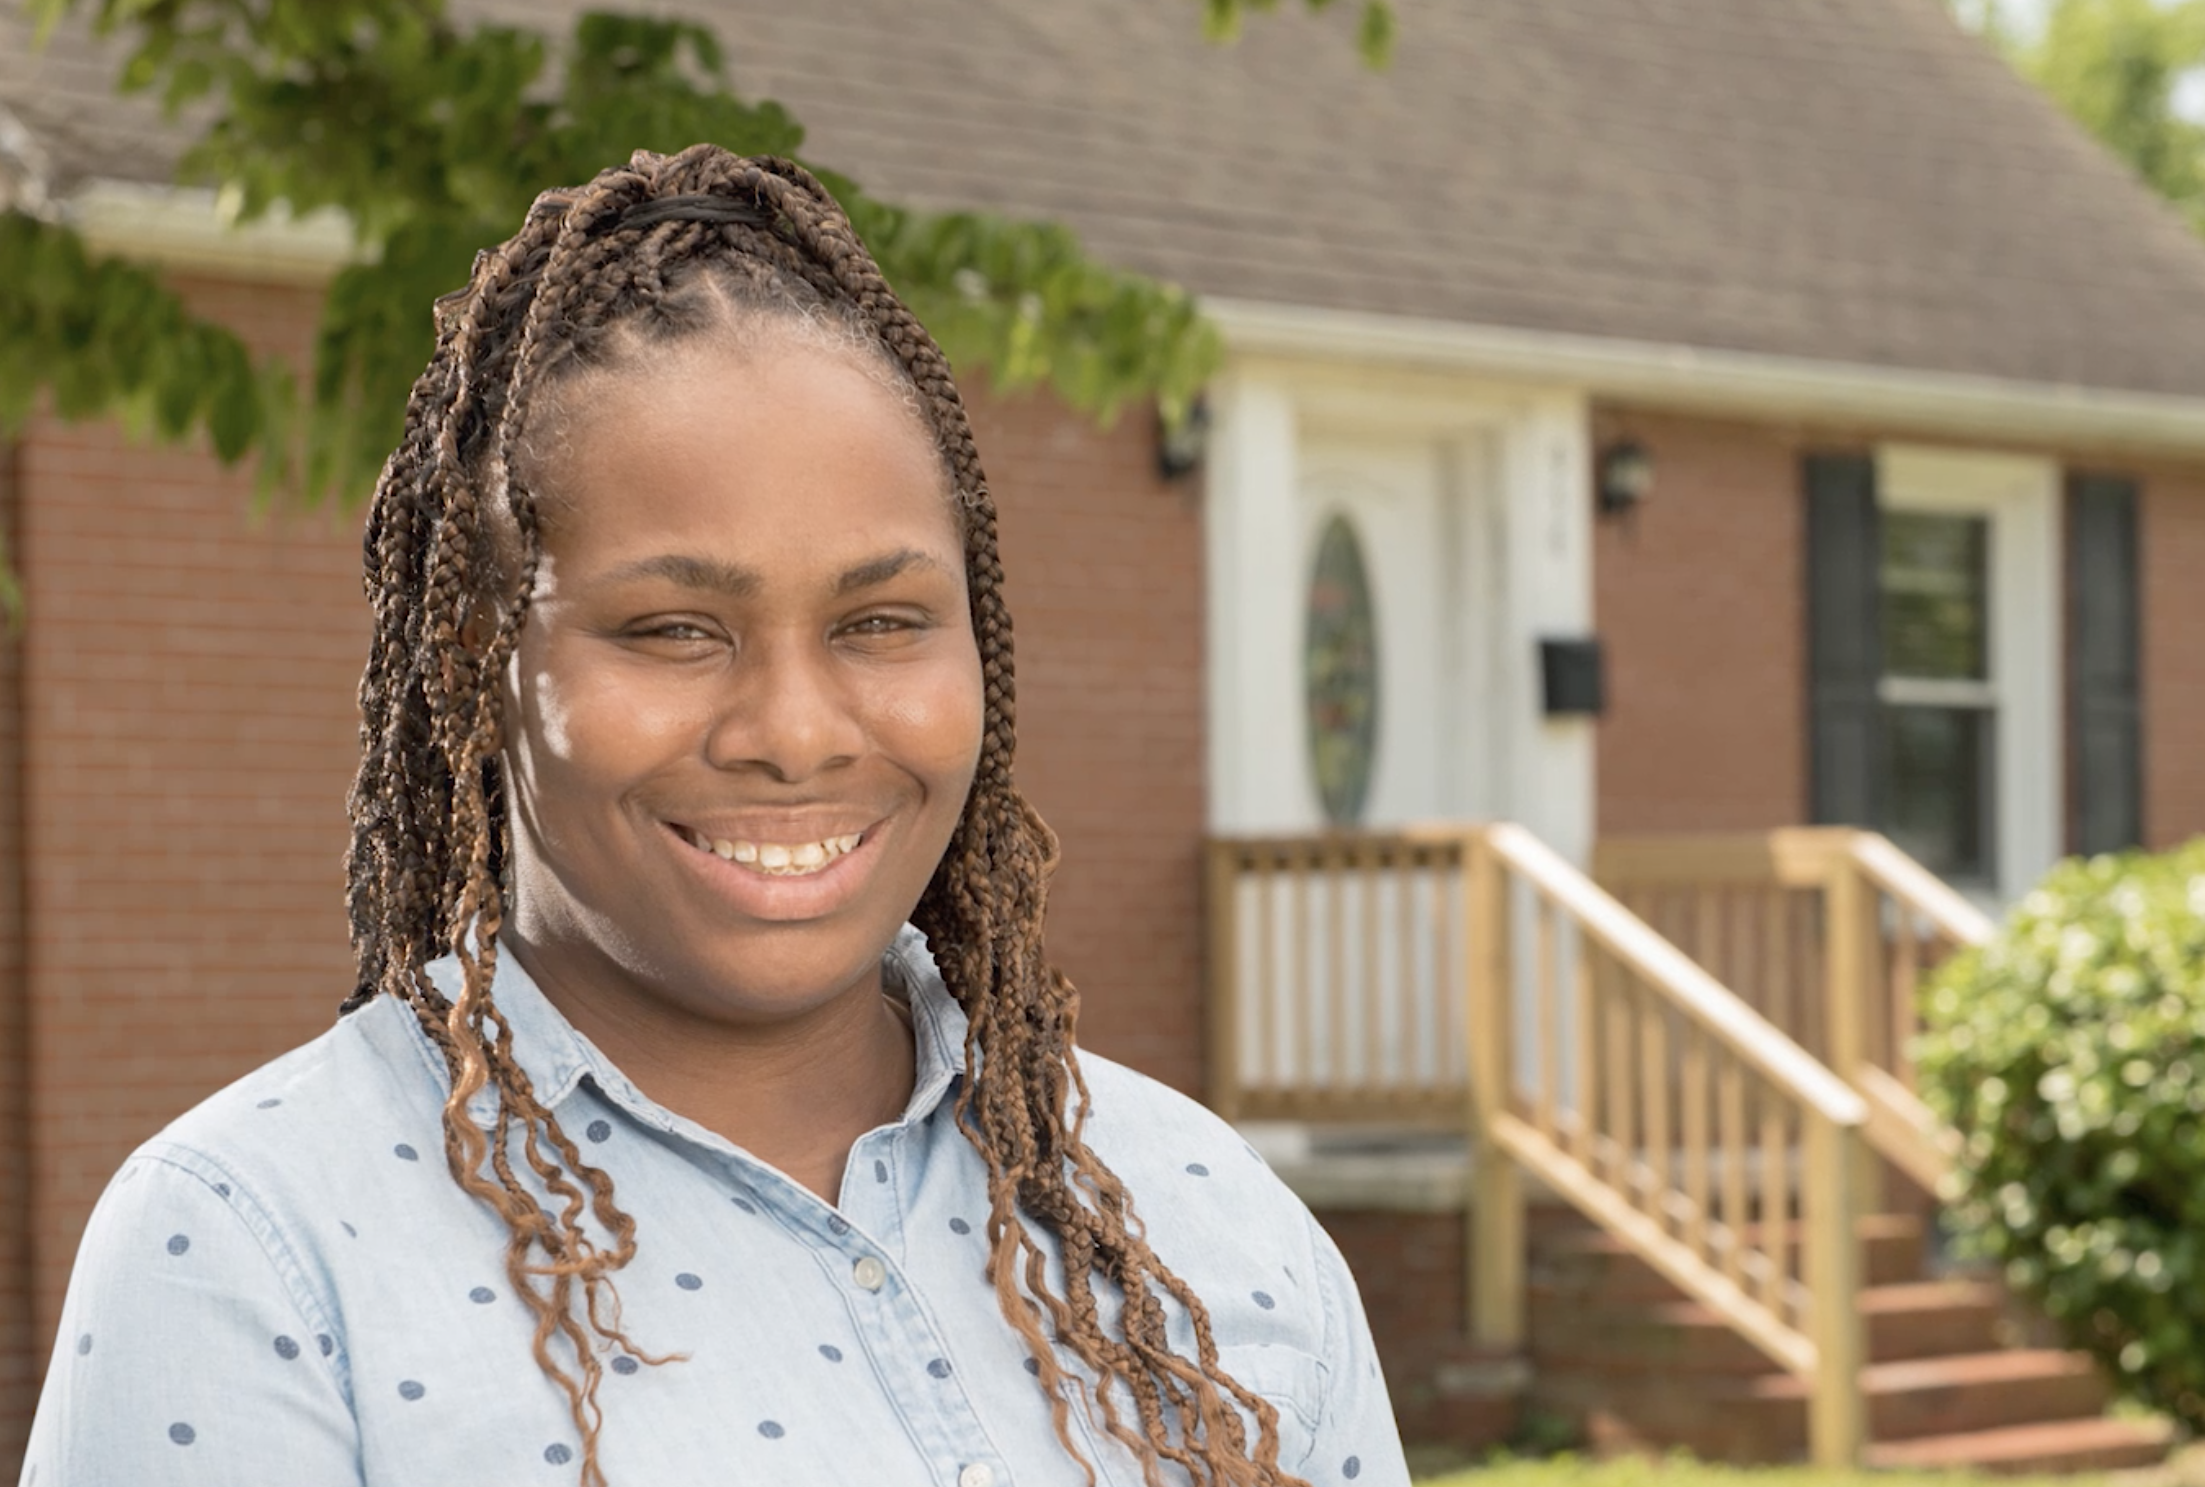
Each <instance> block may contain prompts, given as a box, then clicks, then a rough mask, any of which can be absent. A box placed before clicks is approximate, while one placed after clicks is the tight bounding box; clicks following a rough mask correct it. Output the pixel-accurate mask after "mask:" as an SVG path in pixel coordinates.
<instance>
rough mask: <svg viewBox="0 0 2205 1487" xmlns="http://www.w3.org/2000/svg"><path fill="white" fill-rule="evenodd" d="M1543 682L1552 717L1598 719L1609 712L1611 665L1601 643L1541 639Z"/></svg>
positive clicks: (1545, 698)
mask: <svg viewBox="0 0 2205 1487" xmlns="http://www.w3.org/2000/svg"><path fill="white" fill-rule="evenodd" d="M1539 680H1540V694H1541V696H1542V697H1543V698H1544V700H1545V708H1546V715H1547V716H1548V717H1550V718H1596V717H1598V716H1600V714H1601V713H1602V712H1604V711H1606V710H1607V703H1608V688H1607V665H1606V662H1605V661H1604V659H1603V657H1602V655H1601V650H1600V642H1599V641H1598V640H1593V639H1585V640H1541V641H1540V642H1539Z"/></svg>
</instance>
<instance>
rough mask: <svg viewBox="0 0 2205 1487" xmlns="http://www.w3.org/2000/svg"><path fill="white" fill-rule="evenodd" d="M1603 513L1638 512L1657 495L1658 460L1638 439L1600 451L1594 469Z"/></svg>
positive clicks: (1621, 442) (1595, 483)
mask: <svg viewBox="0 0 2205 1487" xmlns="http://www.w3.org/2000/svg"><path fill="white" fill-rule="evenodd" d="M1594 486H1595V489H1596V490H1597V491H1598V492H1599V495H1600V514H1601V515H1602V516H1615V515H1618V514H1620V513H1622V512H1625V511H1635V510H1637V509H1638V506H1639V504H1640V503H1641V502H1643V501H1644V500H1645V499H1646V498H1647V497H1648V496H1650V495H1652V494H1653V493H1654V457H1653V456H1652V455H1650V454H1648V453H1647V452H1646V446H1645V445H1643V444H1641V443H1639V442H1638V440H1636V439H1619V440H1617V441H1616V442H1615V443H1613V444H1610V445H1608V446H1606V447H1605V448H1603V449H1602V450H1601V451H1600V457H1599V459H1598V460H1597V461H1596V462H1595V466H1594Z"/></svg>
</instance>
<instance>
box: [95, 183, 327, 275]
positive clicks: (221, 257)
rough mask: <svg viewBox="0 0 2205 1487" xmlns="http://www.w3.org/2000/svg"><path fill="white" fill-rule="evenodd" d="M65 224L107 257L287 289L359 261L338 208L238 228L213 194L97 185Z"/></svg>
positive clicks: (277, 215) (281, 215) (273, 215)
mask: <svg viewBox="0 0 2205 1487" xmlns="http://www.w3.org/2000/svg"><path fill="white" fill-rule="evenodd" d="M62 217H63V219H64V220H65V221H67V222H68V223H69V225H70V226H72V227H74V228H75V229H76V230H77V231H78V233H80V234H81V235H82V236H83V238H84V240H85V242H86V243H87V244H88V245H90V246H91V247H92V248H93V249H94V250H96V251H98V252H101V253H111V254H114V255H116V256H117V257H122V258H135V259H141V260H148V261H151V262H154V263H159V264H163V265H165V266H167V267H170V268H179V269H185V270H197V271H199V272H202V273H212V274H220V275H223V276H224V277H226V278H249V279H255V280H259V281H262V282H273V283H280V284H324V283H327V282H328V281H329V279H330V277H331V276H332V275H334V274H335V273H336V272H337V270H339V269H340V268H343V267H344V266H345V265H346V264H348V263H351V262H353V261H354V260H355V259H356V258H358V256H359V251H358V249H357V248H356V246H355V245H354V242H353V237H352V222H351V219H350V218H349V217H347V216H346V215H345V214H344V213H342V212H340V211H337V210H335V209H334V208H324V209H323V210H321V211H317V212H312V213H309V214H308V215H307V216H305V217H300V218H293V217H291V216H289V215H288V214H287V213H285V212H284V211H283V209H282V208H281V207H280V206H279V207H277V208H276V209H275V210H273V211H271V212H270V213H269V214H268V215H267V216H265V217H263V218H260V219H259V220H258V221H254V222H249V223H246V224H244V225H242V226H240V225H238V224H237V223H236V222H235V221H234V220H233V219H232V217H231V215H230V214H229V213H228V212H225V211H224V210H223V209H222V205H221V202H220V200H219V199H218V198H217V196H216V194H215V193H214V192H212V191H206V190H201V189H197V188H193V187H187V186H145V185H138V184H135V183H133V182H129V181H107V180H99V181H93V182H91V183H90V184H89V185H87V186H86V187H85V188H84V189H83V190H81V191H78V192H76V193H74V194H73V195H71V196H70V197H68V198H67V200H65V201H64V202H63V203H62Z"/></svg>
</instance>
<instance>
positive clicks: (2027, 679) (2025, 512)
mask: <svg viewBox="0 0 2205 1487" xmlns="http://www.w3.org/2000/svg"><path fill="white" fill-rule="evenodd" d="M1876 499H1877V504H1878V506H1879V507H1880V508H1881V509H1882V510H1884V511H1918V512H1932V513H1939V514H1944V515H1956V516H1975V517H1981V518H1985V519H1987V520H1988V522H1989V532H1988V535H1987V539H1986V540H1987V542H1988V549H1989V550H1988V554H1987V564H1986V574H1985V578H1986V586H1987V594H1986V601H1987V604H1988V607H1989V611H1990V613H1989V635H1988V643H1989V647H1990V655H1989V663H1990V664H1989V666H1988V668H1987V671H1988V675H1987V676H1986V677H1985V678H1984V679H1983V680H1981V681H1973V680H1958V679H1950V680H1941V679H1932V678H1926V677H1892V676H1884V675H1882V674H1881V673H1880V670H1879V675H1878V679H1877V696H1878V699H1879V701H1881V702H1882V703H1883V704H1884V705H1885V706H1886V707H1892V706H1930V707H1956V708H1958V707H1967V708H1978V709H1983V710H1987V711H1989V712H1990V714H1991V730H1992V745H1991V755H1992V762H1991V764H1990V778H1989V779H1988V780H1987V781H1986V782H1985V784H1986V787H1987V789H1988V791H1989V793H1990V796H1991V800H1992V804H1991V808H1990V811H1989V816H1990V820H1989V821H1988V823H1986V824H1987V826H1988V829H1989V832H1990V838H1991V845H1990V857H1991V861H1992V864H1993V880H1992V881H1991V882H1989V883H1986V884H1963V885H1960V886H1962V887H1963V888H1964V889H1966V890H1968V891H1970V892H1972V893H1973V894H1974V895H1975V896H1976V897H1978V898H1981V899H1984V900H1985V901H1986V902H1988V903H1991V904H1993V905H1996V904H2003V903H2005V902H2010V901H2011V900H2013V899H2015V898H2017V897H2019V896H2020V895H2021V894H2023V893H2025V892H2027V891H2028V889H2029V888H2030V886H2031V885H2032V884H2034V883H2035V882H2036V880H2037V879H2038V878H2039V877H2040V876H2042V875H2043V873H2044V872H2045V870H2046V869H2048V868H2050V867H2051V865H2052V864H2053V863H2054V862H2056V861H2058V860H2059V857H2060V852H2061V846H2062V837H2063V832H2064V827H2065V814H2064V800H2063V793H2062V781H2063V780H2064V778H2065V764H2064V760H2063V751H2064V749H2065V743H2066V739H2065V732H2064V729H2063V726H2062V719H2061V698H2062V697H2063V696H2064V695H2065V692H2064V687H2063V683H2062V679H2061V669H2062V664H2063V660H2064V658H2063V656H2062V654H2061V639H2060V624H2061V619H2060V616H2061V607H2060V595H2061V593H2062V589H2061V573H2060V546H2061V533H2060V521H2061V472H2060V467H2059V465H2058V464H2057V463H2056V462H2055V461H2052V460H2049V459H2042V458H2036V457H2032V456H2026V455H2014V454H2005V453H1991V452H1987V451H1979V450H1963V449H1944V448H1934V447H1928V446H1920V445H1904V444H1891V445H1884V446H1881V447H1879V448H1878V449H1877V450H1876ZM1879 563H1880V558H1879ZM1879 581H1880V568H1879Z"/></svg>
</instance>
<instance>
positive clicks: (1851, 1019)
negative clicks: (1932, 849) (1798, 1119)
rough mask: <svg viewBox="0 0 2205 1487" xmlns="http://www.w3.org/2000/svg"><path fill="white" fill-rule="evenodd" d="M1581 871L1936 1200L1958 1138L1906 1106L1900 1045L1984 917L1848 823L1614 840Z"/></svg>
mask: <svg viewBox="0 0 2205 1487" xmlns="http://www.w3.org/2000/svg"><path fill="white" fill-rule="evenodd" d="M1593 875H1594V877H1595V878H1596V879H1598V880H1599V882H1600V883H1601V884H1602V885H1603V886H1604V887H1606V888H1608V889H1609V890H1610V891H1611V892H1613V893H1614V894H1615V895H1616V897H1617V898H1618V899H1619V900H1620V901H1621V902H1622V903H1623V904H1624V905H1625V906H1626V907H1628V908H1630V909H1632V910H1633V911H1634V912H1635V913H1637V914H1638V915H1639V916H1640V917H1641V918H1643V919H1645V920H1646V921H1647V923H1649V924H1651V925H1652V926H1653V927H1654V928H1655V929H1656V930H1657V931H1659V932H1660V933H1661V934H1662V935H1663V936H1664V937H1665V938H1667V939H1668V940H1669V941H1670V942H1671V943H1673V944H1675V945H1676V946H1677V947H1678V948H1680V949H1682V950H1683V951H1684V952H1685V953H1686V954H1687V955H1689V956H1691V957H1692V958H1693V959H1694V960H1695V961H1697V962H1698V963H1699V964H1700V965H1701V966H1702V967H1703V968H1705V969H1706V970H1707V971H1708V972H1709V973H1710V974H1711V975H1713V976H1714V977H1716V979H1718V980H1719V981H1721V982H1722V983H1723V984H1724V985H1726V986H1728V987H1729V988H1730V989H1731V990H1733V991H1735V992H1736V993H1737V994H1738V995H1739V996H1741V997H1742V998H1744V999H1745V1000H1746V1001H1747V1002H1748V1003H1749V1004H1751V1005H1752V1006H1753V1007H1754V1009H1755V1010H1756V1011H1758V1012H1760V1013H1761V1014H1762V1015H1763V1016H1764V1017H1766V1018H1767V1019H1768V1020H1769V1021H1770V1022H1772V1023H1774V1024H1775V1025H1776V1026H1777V1027H1779V1028H1781V1029H1783V1031H1784V1032H1785V1033H1787V1034H1788V1035H1789V1036H1790V1037H1791V1038H1792V1039H1793V1041H1795V1042H1797V1043H1798V1044H1799V1045H1800V1046H1801V1047H1803V1048H1805V1049H1806V1050H1807V1051H1808V1052H1810V1053H1812V1054H1813V1055H1814V1056H1815V1057H1816V1058H1817V1059H1819V1060H1820V1061H1821V1062H1822V1063H1824V1064H1825V1065H1826V1066H1828V1067H1829V1068H1831V1069H1832V1070H1834V1071H1836V1072H1837V1073H1838V1074H1839V1075H1840V1076H1842V1077H1843V1078H1844V1079H1845V1080H1846V1081H1847V1082H1848V1083H1849V1084H1851V1085H1852V1086H1853V1088H1854V1089H1856V1090H1857V1091H1859V1093H1860V1094H1861V1096H1862V1097H1863V1098H1864V1099H1865V1100H1866V1101H1867V1105H1868V1111H1869V1123H1868V1131H1867V1134H1868V1139H1869V1143H1870V1144H1871V1145H1872V1146H1873V1147H1874V1149H1875V1150H1876V1151H1877V1152H1879V1153H1880V1154H1882V1155H1883V1156H1884V1157H1885V1158H1887V1159H1888V1160H1889V1161H1891V1162H1892V1164H1893V1165H1894V1166H1896V1167H1898V1168H1899V1170H1901V1171H1903V1172H1905V1173H1906V1174H1907V1175H1908V1176H1910V1177H1911V1178H1913V1179H1914V1180H1915V1181H1916V1182H1918V1183H1920V1184H1921V1185H1922V1186H1923V1187H1925V1188H1927V1189H1929V1190H1930V1191H1932V1192H1936V1191H1938V1190H1939V1188H1940V1187H1941V1186H1942V1184H1943V1183H1944V1181H1945V1179H1946V1178H1947V1176H1948V1175H1949V1173H1950V1172H1951V1169H1952V1158H1953V1153H1954V1150H1955V1147H1956V1143H1957V1137H1956V1136H1955V1135H1954V1134H1953V1133H1952V1132H1951V1131H1949V1130H1947V1129H1945V1128H1944V1127H1942V1126H1941V1125H1940V1124H1939V1123H1938V1122H1937V1120H1936V1119H1935V1117H1934V1116H1933V1115H1932V1114H1931V1113H1930V1111H1929V1109H1928V1107H1927V1106H1925V1105H1924V1104H1923V1103H1922V1101H1921V1100H1920V1099H1919V1098H1918V1097H1917V1096H1916V1094H1915V1092H1914V1074H1913V1064H1912V1060H1911V1059H1910V1058H1909V1056H1908V1048H1909V1045H1910V1044H1911V1042H1912V1040H1913V1038H1914V1036H1915V1034H1916V1033H1917V1032H1918V1031H1919V1028H1920V1023H1919V1014H1918V1009H1917V1003H1918V997H1919V989H1920V984H1921V980H1922V978H1923V976H1924V975H1925V974H1927V973H1928V972H1929V971H1930V970H1931V969H1933V968H1934V967H1935V966H1936V965H1937V964H1938V963H1939V962H1940V961H1942V960H1943V959H1944V958H1945V957H1946V956H1947V955H1949V954H1951V953H1952V952H1953V951H1954V950H1956V949H1958V948H1960V947H1961V946H1965V945H1973V944H1980V943H1981V942H1982V941H1983V940H1985V939H1986V938H1988V937H1989V935H1990V933H1991V923H1990V920H1989V919H1988V918H1986V917H1985V916H1984V914H1983V913H1982V911H1981V910H1979V909H1977V908H1976V907H1975V906H1974V905H1973V904H1971V903H1969V902H1968V901H1967V900H1966V899H1965V898H1963V897H1962V896H1961V895H1960V894H1958V893H1956V892H1954V891H1953V889H1952V888H1951V887H1950V886H1948V885H1947V884H1945V883H1944V882H1943V881H1942V880H1940V879H1939V878H1938V877H1937V876H1936V875H1935V874H1933V873H1931V872H1929V871H1928V870H1927V869H1925V868H1923V867H1922V866H1921V865H1920V864H1919V863H1917V862H1915V861H1914V860H1913V859H1912V858H1910V857H1908V856H1907V855H1906V854H1905V853H1904V852H1901V851H1900V850H1899V849H1898V848H1897V847H1895V846H1893V845H1892V844H1891V843H1890V842H1889V841H1888V840H1886V839H1885V838H1884V837H1882V836H1879V835H1877V834H1876V833H1874V832H1869V831H1856V830H1853V829H1851V828H1848V827H1801V828H1794V829H1789V830H1780V831H1773V832H1768V833H1765V834H1754V835H1736V836H1667V837H1660V836H1649V837H1623V838H1613V839H1609V840H1605V841H1603V842H1601V843H1600V845H1599V846H1598V848H1596V849H1595V852H1594V858H1593ZM1867 1183H1868V1180H1867V1179H1866V1178H1865V1177H1864V1178H1863V1184H1864V1186H1866V1185H1867ZM1863 1200H1864V1201H1865V1194H1864V1195H1863Z"/></svg>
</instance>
